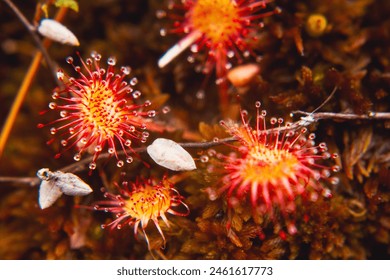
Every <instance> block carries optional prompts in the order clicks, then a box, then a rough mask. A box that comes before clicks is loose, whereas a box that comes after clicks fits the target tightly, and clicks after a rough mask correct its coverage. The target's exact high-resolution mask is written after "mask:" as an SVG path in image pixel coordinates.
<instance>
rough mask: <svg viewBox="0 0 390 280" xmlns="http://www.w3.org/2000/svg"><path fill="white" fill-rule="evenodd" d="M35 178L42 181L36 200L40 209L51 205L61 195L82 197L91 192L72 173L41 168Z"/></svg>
mask: <svg viewBox="0 0 390 280" xmlns="http://www.w3.org/2000/svg"><path fill="white" fill-rule="evenodd" d="M37 176H38V178H40V179H41V180H42V182H41V185H40V187H39V199H38V202H39V206H40V207H41V209H45V208H48V207H50V206H51V205H53V204H54V202H56V201H57V199H58V198H60V197H61V195H62V194H63V193H64V194H66V195H71V196H84V195H87V194H89V193H91V192H92V189H91V187H90V186H89V185H88V184H86V183H85V182H84V181H83V180H81V179H80V178H79V177H78V176H76V175H74V174H72V173H64V172H61V171H54V172H51V171H50V170H49V169H48V168H42V169H40V170H38V172H37Z"/></svg>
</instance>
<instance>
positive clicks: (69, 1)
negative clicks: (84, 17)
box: [54, 0, 79, 12]
mask: <svg viewBox="0 0 390 280" xmlns="http://www.w3.org/2000/svg"><path fill="white" fill-rule="evenodd" d="M54 5H55V6H56V7H58V8H60V7H65V8H69V9H72V10H74V11H75V12H78V11H79V4H78V3H77V1H76V0H55V2H54Z"/></svg>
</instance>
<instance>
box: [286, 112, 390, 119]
mask: <svg viewBox="0 0 390 280" xmlns="http://www.w3.org/2000/svg"><path fill="white" fill-rule="evenodd" d="M292 113H293V114H300V115H305V116H311V117H312V118H313V119H314V120H316V121H318V120H320V119H333V120H345V121H347V120H390V113H389V112H369V113H368V114H363V115H357V114H349V113H331V112H320V113H308V112H304V111H294V112H292Z"/></svg>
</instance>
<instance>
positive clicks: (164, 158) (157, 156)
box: [146, 138, 196, 171]
mask: <svg viewBox="0 0 390 280" xmlns="http://www.w3.org/2000/svg"><path fill="white" fill-rule="evenodd" d="M146 150H147V152H148V154H149V156H150V157H151V158H152V159H153V160H154V161H155V162H156V163H157V164H158V165H161V166H163V167H165V168H168V169H170V170H174V171H184V170H194V169H196V165H195V162H194V159H193V158H192V156H191V155H190V154H189V153H188V152H187V151H186V150H184V149H183V148H182V147H181V146H180V145H179V144H177V143H176V142H174V141H172V140H169V139H164V138H158V139H156V140H154V142H153V143H152V144H151V145H149V146H148V147H147V148H146Z"/></svg>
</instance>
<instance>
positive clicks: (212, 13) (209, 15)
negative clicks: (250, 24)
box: [191, 0, 241, 44]
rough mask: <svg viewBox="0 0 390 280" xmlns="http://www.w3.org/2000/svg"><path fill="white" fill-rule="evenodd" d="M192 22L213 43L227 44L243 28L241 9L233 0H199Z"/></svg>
mask: <svg viewBox="0 0 390 280" xmlns="http://www.w3.org/2000/svg"><path fill="white" fill-rule="evenodd" d="M191 22H192V25H193V28H194V30H197V31H200V32H201V33H203V34H204V36H206V37H207V38H208V39H209V40H210V41H211V42H212V43H213V44H225V43H226V42H228V41H230V38H231V37H232V36H234V35H235V34H237V33H238V32H239V30H240V29H241V23H240V22H239V9H238V7H237V5H236V4H235V3H234V1H231V0H198V1H197V2H196V4H195V5H194V7H193V9H192V14H191Z"/></svg>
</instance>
